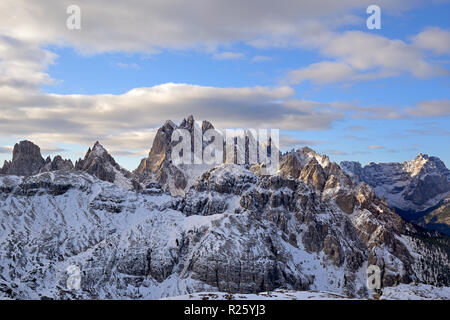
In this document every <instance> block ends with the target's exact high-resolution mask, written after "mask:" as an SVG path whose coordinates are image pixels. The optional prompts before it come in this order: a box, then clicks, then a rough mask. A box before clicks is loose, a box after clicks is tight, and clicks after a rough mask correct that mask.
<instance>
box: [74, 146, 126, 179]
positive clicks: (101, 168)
mask: <svg viewBox="0 0 450 320" xmlns="http://www.w3.org/2000/svg"><path fill="white" fill-rule="evenodd" d="M75 169H76V170H80V171H85V172H87V173H89V174H91V175H93V176H96V177H97V178H99V179H100V180H103V181H108V182H112V183H116V184H119V185H121V186H123V187H126V188H131V187H132V182H131V180H129V178H131V173H130V172H128V171H127V170H125V169H123V168H122V167H120V166H119V165H118V164H117V162H116V161H115V160H114V158H113V157H112V156H111V155H110V154H109V153H108V151H106V149H105V148H104V147H103V146H102V145H101V144H100V142H98V141H97V142H96V143H95V144H94V146H93V147H92V149H91V148H89V149H88V151H87V152H86V155H85V156H84V159H79V160H78V161H77V162H76V163H75Z"/></svg>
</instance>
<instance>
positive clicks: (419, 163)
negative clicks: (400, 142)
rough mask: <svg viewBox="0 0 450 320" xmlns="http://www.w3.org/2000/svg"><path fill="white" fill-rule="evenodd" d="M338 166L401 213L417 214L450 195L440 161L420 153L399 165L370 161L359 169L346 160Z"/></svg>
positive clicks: (449, 176) (449, 177)
mask: <svg viewBox="0 0 450 320" xmlns="http://www.w3.org/2000/svg"><path fill="white" fill-rule="evenodd" d="M341 167H342V168H343V169H344V170H345V171H346V172H347V173H348V174H349V175H350V176H352V178H353V180H354V181H363V182H365V183H367V184H368V185H370V186H371V187H372V188H374V190H375V192H376V194H377V196H378V197H385V198H386V200H387V201H388V203H389V205H390V206H391V207H392V208H396V209H400V211H404V212H412V213H414V212H416V213H419V212H422V211H425V210H427V209H429V208H432V207H434V206H436V205H437V204H438V203H439V202H440V201H441V200H442V199H445V198H446V197H447V196H448V195H449V192H450V171H449V170H448V169H447V168H446V167H445V164H444V163H443V162H442V161H441V160H440V159H439V158H437V157H433V156H429V155H427V154H423V153H420V154H418V155H417V156H416V157H415V158H414V159H413V160H410V161H405V162H402V163H399V162H393V163H373V162H371V163H369V164H368V165H366V166H364V167H362V166H361V165H360V164H359V163H357V162H347V161H345V162H341ZM404 217H405V218H407V219H408V217H406V216H404Z"/></svg>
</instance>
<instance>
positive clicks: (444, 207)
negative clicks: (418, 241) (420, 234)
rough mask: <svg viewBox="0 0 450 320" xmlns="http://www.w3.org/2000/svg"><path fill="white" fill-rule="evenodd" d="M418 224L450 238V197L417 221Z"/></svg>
mask: <svg viewBox="0 0 450 320" xmlns="http://www.w3.org/2000/svg"><path fill="white" fill-rule="evenodd" d="M414 222H416V223H417V224H419V225H421V226H423V227H425V228H427V229H430V230H436V231H439V232H442V233H445V234H446V235H449V236H450V197H448V198H447V199H445V200H444V201H442V203H440V204H439V206H438V207H437V208H435V209H433V210H431V212H430V213H427V214H426V215H425V216H423V217H422V218H419V219H417V220H415V221H414Z"/></svg>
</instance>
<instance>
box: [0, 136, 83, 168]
mask: <svg viewBox="0 0 450 320" xmlns="http://www.w3.org/2000/svg"><path fill="white" fill-rule="evenodd" d="M73 168H74V166H73V163H72V161H71V160H70V159H69V160H65V159H63V158H62V157H61V156H59V155H57V156H55V157H54V158H53V160H52V159H51V158H50V157H47V159H46V160H44V158H43V157H42V155H41V149H40V148H39V147H38V146H37V145H35V144H34V143H32V142H30V141H21V142H20V143H16V145H15V146H14V149H13V158H12V161H5V164H4V165H3V168H2V169H0V174H9V175H17V176H32V175H35V174H38V173H42V172H50V171H57V170H72V169H73Z"/></svg>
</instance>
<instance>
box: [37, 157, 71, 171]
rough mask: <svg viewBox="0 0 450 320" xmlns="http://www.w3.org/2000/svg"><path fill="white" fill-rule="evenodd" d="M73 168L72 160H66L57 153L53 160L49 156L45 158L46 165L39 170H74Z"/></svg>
mask: <svg viewBox="0 0 450 320" xmlns="http://www.w3.org/2000/svg"><path fill="white" fill-rule="evenodd" d="M73 168H74V165H73V163H72V160H70V159H68V160H65V159H63V158H62V157H61V156H60V155H57V156H55V157H54V158H53V160H51V158H50V157H47V159H46V160H45V165H44V166H43V167H42V168H41V170H40V171H39V172H40V173H42V172H50V171H57V170H72V169H73Z"/></svg>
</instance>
